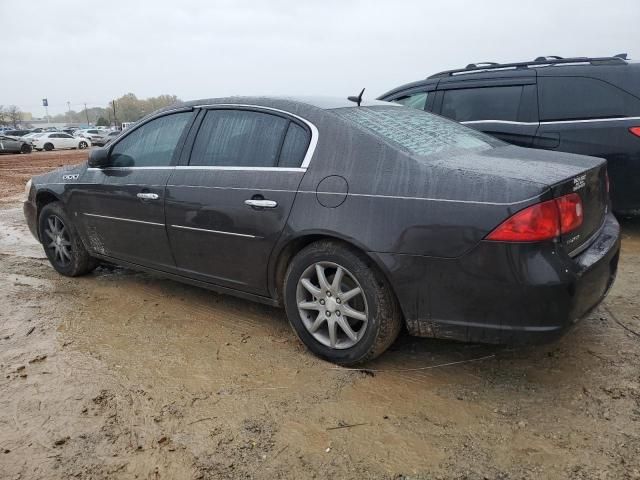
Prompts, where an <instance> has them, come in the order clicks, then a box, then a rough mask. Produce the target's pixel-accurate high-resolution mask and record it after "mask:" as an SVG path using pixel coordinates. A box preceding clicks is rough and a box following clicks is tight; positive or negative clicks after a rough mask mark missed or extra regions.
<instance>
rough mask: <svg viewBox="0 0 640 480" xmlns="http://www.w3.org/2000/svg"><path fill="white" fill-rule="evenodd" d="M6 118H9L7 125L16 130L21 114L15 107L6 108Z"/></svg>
mask: <svg viewBox="0 0 640 480" xmlns="http://www.w3.org/2000/svg"><path fill="white" fill-rule="evenodd" d="M7 117H8V118H9V123H10V124H11V125H13V128H18V124H19V123H20V122H21V121H22V112H21V111H20V109H19V108H18V107H16V106H15V105H10V106H9V108H7Z"/></svg>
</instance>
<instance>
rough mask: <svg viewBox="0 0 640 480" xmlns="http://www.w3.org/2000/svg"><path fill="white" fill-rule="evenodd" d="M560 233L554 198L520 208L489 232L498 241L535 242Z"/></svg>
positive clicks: (488, 238) (490, 236)
mask: <svg viewBox="0 0 640 480" xmlns="http://www.w3.org/2000/svg"><path fill="white" fill-rule="evenodd" d="M558 235H560V217H559V215H558V206H557V205H556V202H555V200H549V201H547V202H543V203H537V204H535V205H531V206H530V207H527V208H525V209H524V210H520V211H519V212H518V213H516V214H515V215H513V216H512V217H510V218H508V219H507V220H506V221H504V222H503V223H502V224H501V225H500V226H498V228H496V229H495V230H494V231H493V232H491V233H490V234H489V236H488V237H487V240H494V241H498V242H537V241H541V240H549V239H551V238H555V237H557V236H558Z"/></svg>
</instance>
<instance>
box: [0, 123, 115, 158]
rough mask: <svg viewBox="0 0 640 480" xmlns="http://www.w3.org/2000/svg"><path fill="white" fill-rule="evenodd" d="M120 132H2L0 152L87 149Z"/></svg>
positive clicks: (40, 130) (92, 130) (108, 140)
mask: <svg viewBox="0 0 640 480" xmlns="http://www.w3.org/2000/svg"><path fill="white" fill-rule="evenodd" d="M119 134H120V131H118V130H109V129H105V128H88V129H64V130H53V129H46V130H44V129H42V128H37V129H32V130H5V131H3V132H0V153H31V152H32V151H33V150H38V151H41V150H45V151H51V150H62V149H70V148H77V149H80V150H82V149H85V148H89V147H91V146H92V145H95V146H99V147H101V146H104V145H106V144H107V143H108V142H110V141H111V140H112V139H114V138H115V137H117V136H118V135H119Z"/></svg>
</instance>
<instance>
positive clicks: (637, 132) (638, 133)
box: [629, 127, 640, 137]
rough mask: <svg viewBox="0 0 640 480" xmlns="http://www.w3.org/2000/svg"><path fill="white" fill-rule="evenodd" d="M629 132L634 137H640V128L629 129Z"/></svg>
mask: <svg viewBox="0 0 640 480" xmlns="http://www.w3.org/2000/svg"><path fill="white" fill-rule="evenodd" d="M629 131H630V132H631V133H633V134H634V135H635V136H636V137H640V127H631V128H630V129H629Z"/></svg>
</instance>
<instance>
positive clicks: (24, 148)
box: [20, 143, 32, 153]
mask: <svg viewBox="0 0 640 480" xmlns="http://www.w3.org/2000/svg"><path fill="white" fill-rule="evenodd" d="M31 150H32V149H31V145H28V144H26V143H25V144H23V145H22V146H21V147H20V153H31Z"/></svg>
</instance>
